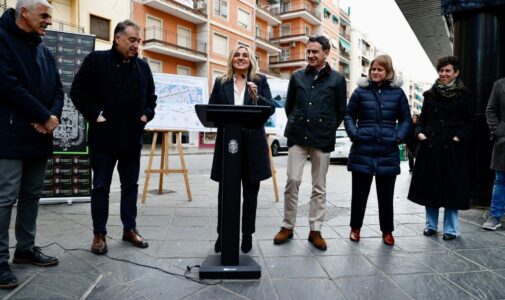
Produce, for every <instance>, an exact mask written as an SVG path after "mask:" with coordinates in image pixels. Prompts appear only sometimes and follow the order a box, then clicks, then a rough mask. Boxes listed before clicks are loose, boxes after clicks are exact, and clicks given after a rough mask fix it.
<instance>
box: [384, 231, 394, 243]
mask: <svg viewBox="0 0 505 300" xmlns="http://www.w3.org/2000/svg"><path fill="white" fill-rule="evenodd" d="M382 240H383V241H384V244H386V245H388V246H393V245H394V244H395V238H394V237H393V234H392V233H391V232H383V233H382Z"/></svg>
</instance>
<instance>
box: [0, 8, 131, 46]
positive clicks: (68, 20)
mask: <svg viewBox="0 0 505 300" xmlns="http://www.w3.org/2000/svg"><path fill="white" fill-rule="evenodd" d="M0 2H2V0H0ZM3 2H4V3H5V4H6V7H15V6H16V2H17V1H16V0H7V1H3ZM48 2H49V3H51V5H52V6H53V10H52V15H53V20H52V21H53V25H52V26H51V27H50V28H51V29H54V30H61V31H69V32H77V33H87V34H94V35H96V44H95V49H97V50H104V49H110V48H111V47H112V39H113V32H114V27H115V26H116V24H117V23H118V22H120V21H123V20H125V19H128V18H129V17H130V10H131V5H130V1H125V0H122V1H103V0H48ZM0 8H1V6H0Z"/></svg>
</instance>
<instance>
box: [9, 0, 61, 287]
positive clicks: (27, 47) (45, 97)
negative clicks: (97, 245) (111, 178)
mask: <svg viewBox="0 0 505 300" xmlns="http://www.w3.org/2000/svg"><path fill="white" fill-rule="evenodd" d="M48 25H51V5H50V4H49V3H48V2H47V1H46V0H39V1H27V0H19V1H18V2H17V5H16V10H14V9H12V8H11V9H8V10H7V11H5V13H4V14H3V15H2V17H1V18H0V91H2V92H1V94H0V139H1V140H2V146H1V147H0V288H14V287H16V286H17V279H16V276H14V274H13V273H12V271H11V269H10V268H9V265H8V260H9V225H10V220H11V212H12V206H13V205H14V203H16V199H17V200H18V205H17V217H16V228H15V231H16V239H17V244H16V251H15V252H14V259H13V263H31V264H34V265H37V266H54V265H56V264H58V259H56V258H55V257H50V256H46V255H44V254H43V253H42V252H41V251H40V248H38V247H36V246H35V232H36V220H37V213H38V205H39V198H40V193H41V192H42V188H43V182H44V175H45V170H46V163H47V158H48V156H49V155H51V154H52V132H53V130H54V129H55V128H56V127H57V126H58V124H59V118H60V116H61V110H62V106H63V89H62V85H61V82H60V78H59V76H58V70H57V69H56V64H55V60H54V57H53V56H52V55H51V53H50V52H49V50H48V49H47V48H45V47H44V46H42V45H41V44H40V42H41V38H40V36H43V35H44V34H45V30H46V28H47V26H48Z"/></svg>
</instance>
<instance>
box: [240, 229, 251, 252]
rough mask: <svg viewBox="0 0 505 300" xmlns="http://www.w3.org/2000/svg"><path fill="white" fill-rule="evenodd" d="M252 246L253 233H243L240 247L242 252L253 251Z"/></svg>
mask: <svg viewBox="0 0 505 300" xmlns="http://www.w3.org/2000/svg"><path fill="white" fill-rule="evenodd" d="M251 248H252V235H251V234H243V235H242V245H240V249H242V252H244V253H247V252H249V251H251Z"/></svg>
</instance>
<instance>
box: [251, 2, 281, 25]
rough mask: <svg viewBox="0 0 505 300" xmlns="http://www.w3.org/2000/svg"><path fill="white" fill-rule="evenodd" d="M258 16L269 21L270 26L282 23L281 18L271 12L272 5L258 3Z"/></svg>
mask: <svg viewBox="0 0 505 300" xmlns="http://www.w3.org/2000/svg"><path fill="white" fill-rule="evenodd" d="M256 18H259V19H262V20H265V21H267V23H268V25H270V26H276V25H280V24H281V23H282V21H281V19H280V18H279V17H278V16H277V15H274V14H272V13H271V12H270V5H267V6H259V5H256Z"/></svg>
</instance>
